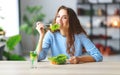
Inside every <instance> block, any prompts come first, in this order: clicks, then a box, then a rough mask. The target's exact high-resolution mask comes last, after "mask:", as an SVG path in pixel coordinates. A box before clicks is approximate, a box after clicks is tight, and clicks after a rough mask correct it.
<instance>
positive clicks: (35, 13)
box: [20, 6, 45, 36]
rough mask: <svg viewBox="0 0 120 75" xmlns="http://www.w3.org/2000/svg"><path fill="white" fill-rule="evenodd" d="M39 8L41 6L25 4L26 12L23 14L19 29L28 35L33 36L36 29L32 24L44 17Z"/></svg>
mask: <svg viewBox="0 0 120 75" xmlns="http://www.w3.org/2000/svg"><path fill="white" fill-rule="evenodd" d="M41 10H42V6H27V7H26V12H25V13H24V14H23V22H24V23H23V24H22V25H21V26H20V30H21V31H24V32H25V33H26V34H28V35H32V36H35V35H36V34H37V31H36V29H35V25H34V24H35V23H36V22H37V21H43V20H44V17H45V14H44V13H42V12H41Z"/></svg>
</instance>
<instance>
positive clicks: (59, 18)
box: [56, 9, 69, 29]
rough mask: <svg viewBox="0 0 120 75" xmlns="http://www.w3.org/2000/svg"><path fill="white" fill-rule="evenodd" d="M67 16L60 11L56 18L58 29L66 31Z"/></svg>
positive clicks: (63, 11)
mask: <svg viewBox="0 0 120 75" xmlns="http://www.w3.org/2000/svg"><path fill="white" fill-rule="evenodd" d="M68 19H69V18H68V14H67V11H66V10H65V9H61V10H60V11H59V12H58V14H57V16H56V23H58V24H60V29H66V28H68V26H69V22H68V21H69V20H68Z"/></svg>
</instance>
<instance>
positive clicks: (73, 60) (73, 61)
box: [69, 56, 79, 64]
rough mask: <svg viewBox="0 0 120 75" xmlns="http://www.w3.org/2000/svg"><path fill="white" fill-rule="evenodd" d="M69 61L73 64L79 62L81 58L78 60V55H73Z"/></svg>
mask: <svg viewBox="0 0 120 75" xmlns="http://www.w3.org/2000/svg"><path fill="white" fill-rule="evenodd" d="M69 62H70V63H71V64H78V62H79V60H78V58H77V57H75V56H73V57H71V58H70V59H69Z"/></svg>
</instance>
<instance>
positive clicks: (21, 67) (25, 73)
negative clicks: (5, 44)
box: [0, 61, 120, 75]
mask: <svg viewBox="0 0 120 75" xmlns="http://www.w3.org/2000/svg"><path fill="white" fill-rule="evenodd" d="M0 75H120V62H94V63H84V64H66V65H53V64H50V63H49V62H45V61H44V62H39V63H38V64H37V68H34V69H32V68H30V62H29V61H0Z"/></svg>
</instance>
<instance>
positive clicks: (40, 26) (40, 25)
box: [36, 21, 44, 34]
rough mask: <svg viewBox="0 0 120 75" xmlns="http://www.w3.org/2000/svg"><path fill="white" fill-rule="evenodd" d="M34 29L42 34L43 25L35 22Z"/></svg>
mask: <svg viewBox="0 0 120 75" xmlns="http://www.w3.org/2000/svg"><path fill="white" fill-rule="evenodd" d="M36 29H37V31H38V32H39V33H40V34H44V25H43V23H41V22H39V21H38V22H37V23H36Z"/></svg>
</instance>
